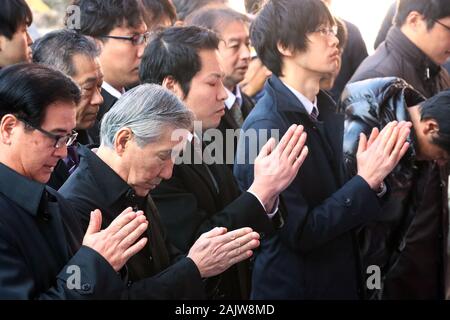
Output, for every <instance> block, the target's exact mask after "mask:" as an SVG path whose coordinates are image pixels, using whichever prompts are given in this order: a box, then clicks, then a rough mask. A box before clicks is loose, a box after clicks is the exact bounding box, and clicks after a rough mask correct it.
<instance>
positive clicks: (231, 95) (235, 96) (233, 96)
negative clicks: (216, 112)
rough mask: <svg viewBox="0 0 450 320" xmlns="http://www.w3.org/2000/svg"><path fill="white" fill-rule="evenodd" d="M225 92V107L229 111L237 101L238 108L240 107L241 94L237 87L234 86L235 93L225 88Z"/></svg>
mask: <svg viewBox="0 0 450 320" xmlns="http://www.w3.org/2000/svg"><path fill="white" fill-rule="evenodd" d="M225 91H226V92H227V94H228V98H227V99H226V100H225V106H226V107H227V108H228V110H229V109H231V108H232V107H233V105H234V102H235V101H236V100H237V102H238V104H239V106H240V107H242V93H241V89H240V88H239V86H236V89H235V93H233V92H231V91H230V90H228V88H226V87H225Z"/></svg>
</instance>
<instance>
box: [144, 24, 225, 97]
mask: <svg viewBox="0 0 450 320" xmlns="http://www.w3.org/2000/svg"><path fill="white" fill-rule="evenodd" d="M218 44H219V39H218V37H217V36H216V34H215V33H214V32H212V31H210V30H208V29H205V28H200V27H195V26H189V27H171V28H167V29H165V30H162V31H159V32H157V33H155V34H154V35H153V36H152V37H151V39H150V42H149V44H148V46H147V48H146V49H145V52H144V55H143V57H142V61H141V64H140V67H139V76H140V79H141V82H142V83H156V84H162V82H163V80H164V78H166V77H169V76H171V77H173V78H174V79H175V80H176V81H177V82H178V83H179V84H180V86H181V88H182V89H183V93H184V94H185V95H187V94H188V93H189V89H190V82H191V80H192V78H193V77H194V76H195V75H196V74H197V73H198V72H199V71H200V70H201V61H200V57H199V55H198V52H199V50H215V49H217V47H218Z"/></svg>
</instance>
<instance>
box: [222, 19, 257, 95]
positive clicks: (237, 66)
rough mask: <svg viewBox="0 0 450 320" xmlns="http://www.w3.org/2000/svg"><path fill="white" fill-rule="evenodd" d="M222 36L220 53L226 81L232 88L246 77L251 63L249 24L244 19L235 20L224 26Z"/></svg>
mask: <svg viewBox="0 0 450 320" xmlns="http://www.w3.org/2000/svg"><path fill="white" fill-rule="evenodd" d="M220 37H221V39H222V41H220V43H219V53H220V55H221V57H222V61H223V69H224V72H225V78H224V83H225V85H226V86H227V87H228V88H229V89H230V90H231V89H233V88H234V87H235V86H236V85H237V84H238V83H239V82H241V81H242V80H243V79H244V77H245V73H246V72H247V70H248V67H249V64H250V59H251V56H250V37H249V30H248V26H247V25H246V24H245V23H244V22H242V21H233V22H231V23H229V24H227V25H225V26H224V27H223V29H222V30H221V32H220Z"/></svg>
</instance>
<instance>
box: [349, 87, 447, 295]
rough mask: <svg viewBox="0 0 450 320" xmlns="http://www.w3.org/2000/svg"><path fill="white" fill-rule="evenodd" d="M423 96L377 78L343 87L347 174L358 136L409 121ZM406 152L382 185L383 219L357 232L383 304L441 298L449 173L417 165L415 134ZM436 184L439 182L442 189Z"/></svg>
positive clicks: (352, 169)
mask: <svg viewBox="0 0 450 320" xmlns="http://www.w3.org/2000/svg"><path fill="white" fill-rule="evenodd" d="M423 100H424V98H423V96H422V95H421V94H420V93H418V92H417V91H415V90H414V89H413V88H412V87H411V86H409V85H408V84H407V83H406V82H405V81H404V80H402V79H398V78H378V79H369V80H365V81H360V82H355V83H352V84H349V85H348V86H347V87H346V90H345V91H344V93H343V95H342V102H341V105H340V108H341V109H342V111H345V116H346V121H345V136H344V153H345V159H346V161H345V163H346V166H347V168H348V172H349V173H351V174H355V172H356V159H355V158H356V156H355V154H356V150H357V145H358V140H359V134H360V133H361V132H364V133H365V134H366V135H369V134H370V131H371V130H372V128H373V127H378V128H379V129H381V128H383V127H384V126H385V125H386V124H387V123H388V122H390V121H394V120H397V121H410V116H409V113H408V111H407V107H408V106H415V105H417V104H419V103H420V102H422V101H423ZM408 140H409V143H410V148H409V150H408V152H407V154H406V155H405V156H404V157H403V158H402V160H401V161H400V162H399V164H398V165H397V166H396V167H395V168H394V170H393V172H392V173H391V174H390V175H389V176H388V177H387V178H386V179H385V182H386V184H387V186H388V193H387V194H386V196H385V197H384V199H383V204H382V209H383V215H381V216H380V217H379V219H377V221H376V222H374V223H372V224H371V225H369V226H367V227H366V228H364V229H363V230H362V231H361V234H360V237H361V245H362V252H363V260H364V265H365V266H369V265H378V266H380V267H382V275H383V278H384V279H385V280H384V285H383V292H376V293H377V294H378V296H381V298H384V299H437V298H443V297H444V283H445V281H444V278H445V277H444V266H445V264H444V262H445V261H446V259H447V253H446V243H447V240H446V239H447V233H448V232H447V228H448V227H447V221H448V218H447V216H448V209H447V200H448V199H447V187H446V185H447V184H446V182H445V181H446V180H447V176H448V173H446V172H444V171H445V170H443V168H442V175H441V176H440V170H439V167H438V166H437V165H435V164H434V163H433V162H432V161H417V160H416V156H415V155H416V147H417V145H416V141H415V136H414V131H412V133H411V136H410V137H409V139H408ZM441 181H444V183H443V184H441Z"/></svg>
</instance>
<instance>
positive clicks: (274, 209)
mask: <svg viewBox="0 0 450 320" xmlns="http://www.w3.org/2000/svg"><path fill="white" fill-rule="evenodd" d="M247 192H248V193H251V194H252V195H253V196H254V197H255V198H256V199H258V201H259V203H260V204H261V206H262V207H263V208H264V211H265V212H266V214H267V217H269V219H272V218H273V216H274V215H275V214H276V213H277V212H278V206H279V204H280V198H279V197H277V200H276V201H275V205H274V206H273V208H272V211H271V212H270V213H269V212H267V208H266V207H265V206H264V203H263V202H262V201H261V199H260V198H259V197H258V196H257V195H256V194H255V193H253V192H251V191H247Z"/></svg>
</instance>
